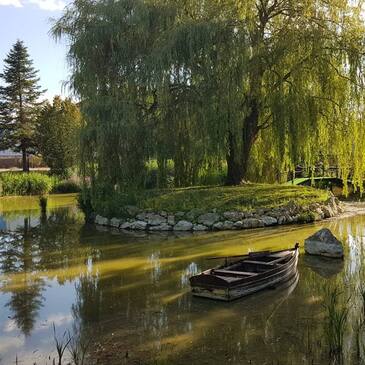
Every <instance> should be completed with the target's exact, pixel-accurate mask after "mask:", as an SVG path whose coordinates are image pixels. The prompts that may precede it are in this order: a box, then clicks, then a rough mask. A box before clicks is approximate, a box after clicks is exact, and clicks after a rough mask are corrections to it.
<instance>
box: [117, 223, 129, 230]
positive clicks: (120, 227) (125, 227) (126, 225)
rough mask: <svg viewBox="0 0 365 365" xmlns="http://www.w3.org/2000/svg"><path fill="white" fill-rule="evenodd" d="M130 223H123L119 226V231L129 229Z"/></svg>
mask: <svg viewBox="0 0 365 365" xmlns="http://www.w3.org/2000/svg"><path fill="white" fill-rule="evenodd" d="M131 226H132V223H130V222H124V223H122V224H121V225H120V226H119V229H131Z"/></svg>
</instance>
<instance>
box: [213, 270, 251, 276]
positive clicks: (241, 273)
mask: <svg viewBox="0 0 365 365" xmlns="http://www.w3.org/2000/svg"><path fill="white" fill-rule="evenodd" d="M212 274H214V275H219V276H222V275H223V276H255V275H257V273H254V272H247V271H231V270H214V271H213V272H212Z"/></svg>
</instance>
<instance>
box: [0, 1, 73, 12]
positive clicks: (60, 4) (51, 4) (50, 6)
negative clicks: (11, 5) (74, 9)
mask: <svg viewBox="0 0 365 365" xmlns="http://www.w3.org/2000/svg"><path fill="white" fill-rule="evenodd" d="M0 1H11V0H0ZM12 1H20V0H12ZM29 2H30V3H31V4H35V5H38V6H39V8H40V9H42V10H48V11H57V10H62V9H63V8H64V7H65V6H66V3H65V2H64V1H62V0H29Z"/></svg>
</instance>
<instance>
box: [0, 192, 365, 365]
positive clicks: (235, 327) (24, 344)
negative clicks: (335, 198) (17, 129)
mask: <svg viewBox="0 0 365 365" xmlns="http://www.w3.org/2000/svg"><path fill="white" fill-rule="evenodd" d="M324 226H326V227H329V228H330V229H331V230H333V232H334V233H335V234H336V235H338V237H339V238H341V239H342V240H343V241H344V243H345V245H346V259H345V261H344V262H340V263H338V262H321V261H318V259H313V258H312V259H309V258H307V257H305V256H304V254H303V255H301V258H300V263H299V272H300V278H299V282H298V284H297V285H296V286H294V287H291V288H288V289H283V290H280V289H278V290H273V291H269V292H263V293H260V294H258V295H256V296H252V297H249V298H247V299H243V300H239V301H236V302H234V303H231V304H226V303H217V302H212V301H207V300H203V299H197V298H192V297H191V295H190V293H189V286H188V278H189V276H190V275H192V274H195V273H197V272H199V271H200V270H202V269H206V268H208V267H209V266H211V265H212V262H211V261H208V260H206V258H207V257H210V256H220V255H235V254H241V253H246V252H247V251H248V250H264V249H273V248H275V249H280V248H287V247H292V246H293V245H294V243H295V242H300V243H303V241H304V239H305V238H306V237H308V236H309V235H310V234H312V233H314V232H315V231H316V230H318V229H320V228H322V227H324ZM1 229H2V230H3V232H2V233H0V359H1V360H0V364H2V365H9V364H13V363H15V359H16V357H18V359H19V360H21V362H20V361H19V364H25V365H27V364H33V363H34V362H36V363H37V364H38V365H43V364H52V362H51V361H52V358H53V357H54V356H55V351H54V340H53V329H52V326H53V324H54V325H55V327H56V331H57V334H58V337H59V338H61V337H62V335H63V334H64V333H65V331H69V332H70V333H71V334H74V333H76V334H78V336H80V338H81V341H87V340H88V339H92V341H93V342H92V344H91V346H90V353H91V358H92V359H90V360H88V364H89V363H90V364H93V363H98V364H102V365H106V364H202V363H203V364H226V363H229V364H260V365H261V364H328V363H329V361H328V358H327V352H328V348H327V343H326V339H325V336H324V323H325V317H326V314H325V310H324V307H323V303H324V299H323V293H324V290H325V288H326V287H329V286H331V285H334V284H335V283H339V285H341V288H342V291H343V294H342V296H343V297H344V298H347V296H348V295H350V294H352V297H351V303H350V304H349V307H350V313H349V320H348V325H347V332H346V333H347V334H346V337H345V349H344V352H345V356H346V359H347V363H349V364H350V363H354V364H356V363H357V362H356V361H355V360H352V359H353V356H354V351H355V350H354V341H355V340H354V336H353V326H354V324H355V321H356V318H357V313H358V311H359V308H360V307H359V300H358V295H357V292H356V290H357V288H358V286H359V285H360V284H361V283H362V281H361V279H360V278H359V272H360V271H361V268H362V264H363V254H362V253H363V250H364V248H363V247H364V240H365V216H356V217H352V218H343V219H338V220H334V221H328V222H325V223H320V224H316V225H307V226H290V227H280V228H274V229H259V230H251V231H244V232H231V233H209V234H199V235H179V236H177V235H173V234H166V235H161V234H154V235H145V234H143V233H141V234H132V233H131V234H127V235H126V234H124V235H123V234H120V233H119V232H115V231H108V230H97V229H96V228H95V227H93V226H84V225H83V222H82V216H81V214H80V213H79V212H78V210H77V209H76V206H75V201H74V198H73V197H72V196H66V197H65V196H63V197H55V198H53V199H52V201H51V203H50V208H49V210H48V213H47V216H43V217H42V216H41V214H40V211H39V209H38V207H37V200H36V199H33V198H29V199H23V198H11V199H0V230H1ZM127 353H128V354H127ZM65 363H66V362H65Z"/></svg>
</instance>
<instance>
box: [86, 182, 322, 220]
mask: <svg viewBox="0 0 365 365" xmlns="http://www.w3.org/2000/svg"><path fill="white" fill-rule="evenodd" d="M328 197H329V195H328V192H327V191H324V190H317V189H314V188H311V187H304V186H285V185H269V184H246V185H243V186H235V187H227V186H211V187H207V186H202V187H192V188H184V189H171V190H147V191H144V192H143V193H138V194H137V193H136V194H134V195H133V197H131V196H121V195H118V194H113V195H110V196H109V195H103V196H100V197H99V199H96V200H95V201H94V202H93V204H92V205H93V207H94V209H93V210H94V211H95V212H97V213H98V214H101V215H104V216H108V217H112V216H123V215H124V213H125V212H123V206H125V205H126V204H131V205H136V206H138V207H139V208H142V209H151V210H154V211H168V212H177V211H184V212H186V211H190V210H192V209H200V210H202V211H210V210H213V209H217V211H220V212H224V211H249V210H254V209H259V208H276V207H280V206H284V205H286V204H288V203H289V202H290V201H292V202H294V203H296V204H297V205H299V206H305V205H309V204H311V203H315V202H324V201H325V200H327V199H328Z"/></svg>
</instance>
